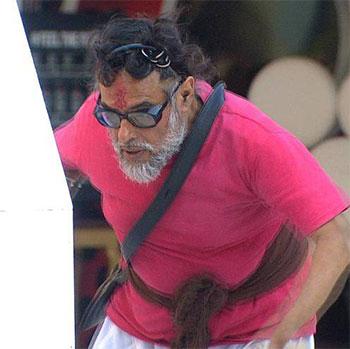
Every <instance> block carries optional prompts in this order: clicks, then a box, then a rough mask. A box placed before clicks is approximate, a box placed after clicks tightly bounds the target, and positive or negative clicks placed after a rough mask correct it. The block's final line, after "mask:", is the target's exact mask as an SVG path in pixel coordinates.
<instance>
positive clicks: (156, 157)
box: [112, 107, 188, 183]
mask: <svg viewBox="0 0 350 349" xmlns="http://www.w3.org/2000/svg"><path fill="white" fill-rule="evenodd" d="M187 132H188V126H187V122H186V120H184V119H183V118H182V117H181V116H180V114H179V112H178V110H177V108H176V107H173V108H172V110H171V112H170V115H169V128H168V131H167V134H166V136H165V138H164V140H163V141H162V143H161V144H160V147H159V149H158V150H157V149H156V148H155V147H154V146H152V145H151V144H149V143H147V142H140V141H135V140H131V141H130V142H128V143H126V144H122V145H121V144H120V143H118V142H116V141H113V140H112V144H113V148H114V150H115V152H116V154H117V156H118V160H119V167H120V169H121V170H122V171H123V173H124V174H125V175H126V176H127V177H128V178H129V179H130V180H132V181H134V182H137V183H149V182H152V181H154V180H155V179H156V178H157V177H158V176H159V175H160V173H161V171H162V169H163V167H164V166H165V165H166V164H167V163H168V161H169V160H170V159H171V158H172V157H173V156H174V155H175V154H176V153H178V152H179V150H180V147H181V144H182V143H183V141H184V139H185V137H186V135H187ZM121 146H123V147H137V148H140V149H144V150H147V151H149V152H150V153H151V158H150V159H149V160H148V161H146V162H129V161H128V160H127V159H126V158H125V157H124V156H123V152H122V151H121Z"/></svg>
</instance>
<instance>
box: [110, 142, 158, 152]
mask: <svg viewBox="0 0 350 349" xmlns="http://www.w3.org/2000/svg"><path fill="white" fill-rule="evenodd" d="M113 143H114V146H115V147H116V148H117V149H119V150H124V151H133V150H147V151H150V152H152V153H154V152H156V149H155V147H154V146H152V145H151V144H149V143H147V142H142V141H138V140H133V139H131V140H129V141H128V142H126V143H120V142H113Z"/></svg>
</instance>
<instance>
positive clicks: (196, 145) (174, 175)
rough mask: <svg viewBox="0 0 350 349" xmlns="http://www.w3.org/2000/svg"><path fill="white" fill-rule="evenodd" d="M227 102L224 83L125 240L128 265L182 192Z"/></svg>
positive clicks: (212, 98) (217, 90) (220, 85)
mask: <svg viewBox="0 0 350 349" xmlns="http://www.w3.org/2000/svg"><path fill="white" fill-rule="evenodd" d="M224 99H225V95H224V83H219V84H217V85H216V86H215V88H214V91H213V92H212V93H211V95H210V96H209V98H208V100H207V102H206V103H205V104H204V105H203V106H202V109H201V110H200V112H199V114H198V115H197V117H196V119H195V121H194V123H193V125H192V127H191V131H190V133H189V135H188V136H187V138H186V139H185V141H184V143H183V145H182V148H181V151H180V153H179V155H178V158H177V159H176V161H175V163H174V166H173V169H172V170H171V172H170V174H169V176H168V178H167V179H166V181H165V182H164V184H163V186H162V187H161V189H160V191H159V193H158V195H157V196H156V198H155V199H154V200H153V202H152V203H151V205H150V206H149V208H148V209H147V211H146V212H145V213H144V214H143V216H142V217H141V218H140V220H139V221H138V222H137V223H136V224H135V225H134V227H133V228H132V229H131V230H130V232H129V233H128V235H127V236H126V238H125V239H124V241H123V243H122V245H121V251H122V254H123V256H124V258H125V260H126V261H129V260H130V259H131V257H132V256H133V255H134V254H135V252H136V250H137V249H138V247H139V246H140V245H141V243H142V242H143V241H144V240H145V239H146V237H147V236H148V234H149V233H150V232H151V231H152V229H153V227H154V226H155V225H156V224H157V222H158V221H159V219H160V218H161V217H162V216H163V214H164V213H165V211H166V210H167V209H168V207H169V206H170V204H171V203H172V201H173V200H174V198H175V196H176V194H177V193H178V192H179V190H180V188H181V186H182V184H183V183H184V181H185V179H186V177H187V175H188V174H189V172H190V170H191V168H192V165H193V163H194V160H195V159H196V157H197V155H198V153H199V151H200V150H201V147H202V145H203V143H204V141H205V139H206V137H207V135H208V133H209V130H210V128H211V126H212V124H213V122H214V119H215V117H216V115H217V114H218V112H219V110H220V108H221V106H222V105H223V103H224Z"/></svg>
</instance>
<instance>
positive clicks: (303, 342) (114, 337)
mask: <svg viewBox="0 0 350 349" xmlns="http://www.w3.org/2000/svg"><path fill="white" fill-rule="evenodd" d="M268 345H269V340H256V341H251V342H249V343H242V344H226V345H216V346H211V347H210V348H209V349H268ZM165 348H168V347H164V346H162V345H158V344H153V343H147V342H144V341H142V340H141V339H138V338H135V337H133V336H131V335H129V334H128V333H126V332H124V331H122V330H121V329H120V328H119V327H118V326H116V325H115V324H114V323H113V322H112V321H111V320H110V319H109V318H108V317H106V319H105V320H104V322H103V324H102V326H101V327H100V328H99V329H98V330H97V331H96V333H95V335H94V337H93V339H92V341H91V343H90V345H89V349H165ZM285 349H315V344H314V337H313V336H309V337H300V338H297V339H292V340H290V341H289V342H288V343H287V345H286V346H285Z"/></svg>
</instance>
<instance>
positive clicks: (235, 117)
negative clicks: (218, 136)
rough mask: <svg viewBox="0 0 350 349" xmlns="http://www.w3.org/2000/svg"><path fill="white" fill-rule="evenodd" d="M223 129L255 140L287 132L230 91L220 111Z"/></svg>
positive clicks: (247, 101) (254, 106) (226, 94)
mask: <svg viewBox="0 0 350 349" xmlns="http://www.w3.org/2000/svg"><path fill="white" fill-rule="evenodd" d="M221 118H222V123H223V127H224V128H225V129H226V130H229V131H231V132H233V133H234V134H235V135H237V136H239V137H240V138H249V139H252V138H253V139H255V140H257V139H258V138H259V137H260V136H261V137H263V138H264V137H268V136H272V135H274V134H280V133H286V132H287V130H286V129H284V128H283V127H282V126H281V125H279V124H278V123H277V122H276V121H274V120H273V119H272V118H271V117H270V116H269V115H267V114H265V113H264V112H263V111H262V110H261V109H259V108H258V107H257V106H256V105H254V104H253V103H252V102H251V101H249V100H248V99H246V98H244V97H242V96H240V95H238V94H235V93H234V92H231V91H226V93H225V104H224V107H223V108H222V110H221Z"/></svg>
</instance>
